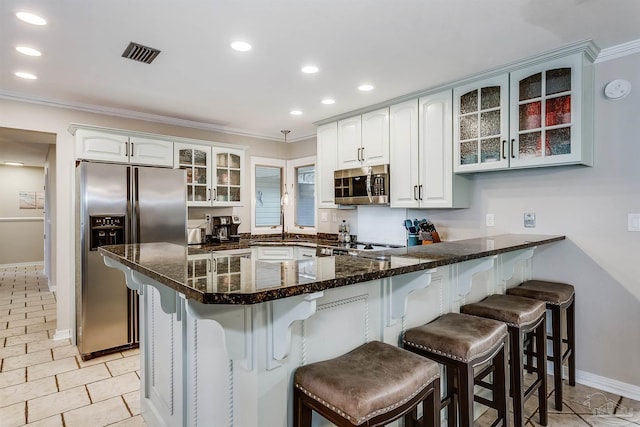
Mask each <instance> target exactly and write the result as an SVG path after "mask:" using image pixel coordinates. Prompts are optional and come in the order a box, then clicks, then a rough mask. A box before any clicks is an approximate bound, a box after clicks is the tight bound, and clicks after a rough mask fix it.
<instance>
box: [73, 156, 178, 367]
mask: <svg viewBox="0 0 640 427" xmlns="http://www.w3.org/2000/svg"><path fill="white" fill-rule="evenodd" d="M76 173H77V176H76V179H77V183H78V190H79V191H78V194H77V197H78V198H77V200H78V212H77V218H78V221H79V230H80V241H79V245H80V246H79V248H78V249H79V250H78V254H79V257H80V268H79V270H78V274H77V281H76V314H77V316H76V323H77V330H76V332H77V335H76V337H77V344H78V350H79V352H80V355H81V356H82V359H83V360H86V359H89V358H91V357H94V356H98V355H100V354H105V353H108V352H111V351H115V350H118V349H123V348H128V347H133V346H136V345H137V343H138V304H137V294H135V293H134V292H131V291H130V290H129V289H128V288H127V286H126V284H125V278H124V275H123V274H122V272H121V271H119V270H117V269H113V268H108V267H107V266H106V265H105V264H104V261H103V260H102V256H101V255H100V254H99V253H98V247H100V246H103V245H112V244H123V243H147V242H171V243H178V244H181V245H184V244H185V243H186V241H187V239H186V235H187V226H186V219H187V206H186V176H185V171H184V170H182V169H167V168H155V167H139V166H129V165H120V164H106V163H92V162H81V163H80V164H79V166H78V167H77V171H76Z"/></svg>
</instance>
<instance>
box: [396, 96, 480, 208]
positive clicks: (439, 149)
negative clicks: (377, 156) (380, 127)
mask: <svg viewBox="0 0 640 427" xmlns="http://www.w3.org/2000/svg"><path fill="white" fill-rule="evenodd" d="M451 108H452V98H451V90H450V89H449V90H445V91H443V92H439V93H435V94H432V95H427V96H424V97H422V98H420V99H419V100H411V101H406V102H403V103H401V104H396V105H393V106H391V110H390V115H391V124H390V128H391V141H392V144H391V146H392V154H391V180H392V181H391V207H402V208H454V207H467V206H468V182H467V179H466V178H465V177H459V176H455V175H454V174H453V164H452V148H451V142H452V127H451V126H452V125H451V114H452V109H451Z"/></svg>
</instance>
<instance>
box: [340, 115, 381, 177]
mask: <svg viewBox="0 0 640 427" xmlns="http://www.w3.org/2000/svg"><path fill="white" fill-rule="evenodd" d="M388 163H389V108H382V109H380V110H376V111H371V112H369V113H366V114H363V115H362V116H356V117H350V118H348V119H344V120H340V121H338V169H349V168H357V167H361V166H363V165H367V166H373V165H384V164H388Z"/></svg>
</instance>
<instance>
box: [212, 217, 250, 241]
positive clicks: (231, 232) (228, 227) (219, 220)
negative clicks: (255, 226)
mask: <svg viewBox="0 0 640 427" xmlns="http://www.w3.org/2000/svg"><path fill="white" fill-rule="evenodd" d="M241 223H242V221H241V220H240V217H239V216H237V215H233V216H214V217H211V238H212V240H213V241H214V242H228V241H235V242H237V241H238V240H240V236H239V235H238V226H239V225H240V224H241Z"/></svg>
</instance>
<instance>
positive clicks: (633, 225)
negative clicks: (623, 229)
mask: <svg viewBox="0 0 640 427" xmlns="http://www.w3.org/2000/svg"><path fill="white" fill-rule="evenodd" d="M627 218H628V219H627V231H640V213H630V214H628V215H627Z"/></svg>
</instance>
